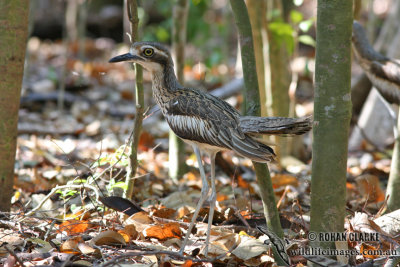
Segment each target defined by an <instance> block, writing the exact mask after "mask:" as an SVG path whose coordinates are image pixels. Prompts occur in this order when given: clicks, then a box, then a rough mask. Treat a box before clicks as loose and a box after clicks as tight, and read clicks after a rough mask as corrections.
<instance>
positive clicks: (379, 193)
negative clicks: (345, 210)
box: [356, 174, 385, 202]
mask: <svg viewBox="0 0 400 267" xmlns="http://www.w3.org/2000/svg"><path fill="white" fill-rule="evenodd" d="M356 182H357V187H358V190H359V191H360V193H361V195H362V196H363V198H364V199H365V200H366V201H368V202H381V201H384V200H385V193H383V190H382V189H381V187H380V185H379V178H378V177H377V176H375V175H371V174H364V175H361V176H359V177H357V178H356Z"/></svg>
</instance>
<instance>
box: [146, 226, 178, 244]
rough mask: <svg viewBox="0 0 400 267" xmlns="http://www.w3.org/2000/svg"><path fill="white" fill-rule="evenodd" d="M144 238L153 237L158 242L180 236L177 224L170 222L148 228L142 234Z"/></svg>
mask: <svg viewBox="0 0 400 267" xmlns="http://www.w3.org/2000/svg"><path fill="white" fill-rule="evenodd" d="M143 234H144V236H145V237H149V238H151V237H154V238H157V239H159V240H165V239H169V238H180V237H181V236H182V232H181V229H180V228H179V223H176V222H171V223H166V224H161V225H155V226H150V227H148V228H146V229H145V230H144V232H143Z"/></svg>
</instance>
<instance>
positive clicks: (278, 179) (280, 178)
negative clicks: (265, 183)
mask: <svg viewBox="0 0 400 267" xmlns="http://www.w3.org/2000/svg"><path fill="white" fill-rule="evenodd" d="M271 179H272V185H273V187H274V188H279V187H282V186H287V185H291V186H294V187H297V186H298V185H299V181H298V180H297V178H296V177H294V176H292V175H289V174H276V175H274V176H273V177H272V178H271Z"/></svg>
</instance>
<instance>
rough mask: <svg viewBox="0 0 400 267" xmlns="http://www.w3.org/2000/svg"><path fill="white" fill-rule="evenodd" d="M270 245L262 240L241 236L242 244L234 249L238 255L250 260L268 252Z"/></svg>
mask: <svg viewBox="0 0 400 267" xmlns="http://www.w3.org/2000/svg"><path fill="white" fill-rule="evenodd" d="M267 249H268V246H267V245H265V244H264V243H263V242H262V241H261V240H259V239H256V238H251V237H247V236H241V238H240V244H239V245H238V247H237V248H235V249H234V250H233V251H232V254H234V255H235V256H236V257H238V258H240V259H242V260H248V259H251V258H253V257H256V256H258V255H260V254H262V253H264V252H266V251H267Z"/></svg>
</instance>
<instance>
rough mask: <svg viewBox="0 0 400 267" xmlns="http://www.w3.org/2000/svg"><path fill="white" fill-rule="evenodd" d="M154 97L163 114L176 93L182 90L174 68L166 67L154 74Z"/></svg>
mask: <svg viewBox="0 0 400 267" xmlns="http://www.w3.org/2000/svg"><path fill="white" fill-rule="evenodd" d="M152 76H153V78H152V82H153V95H154V98H155V99H156V101H157V104H158V105H159V106H160V107H161V110H162V111H163V113H164V112H165V111H166V110H165V109H166V108H167V104H168V103H169V102H170V101H171V100H172V99H173V98H174V97H175V96H176V93H175V91H176V90H177V89H180V88H182V86H181V85H180V84H179V82H178V79H177V78H176V76H175V72H174V68H173V67H172V66H169V65H167V66H165V67H164V68H163V69H161V70H157V71H153V72H152Z"/></svg>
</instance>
